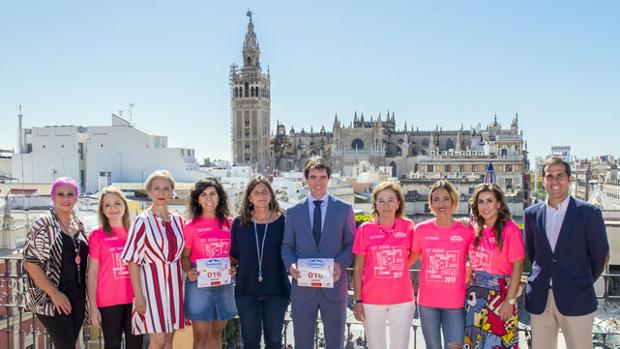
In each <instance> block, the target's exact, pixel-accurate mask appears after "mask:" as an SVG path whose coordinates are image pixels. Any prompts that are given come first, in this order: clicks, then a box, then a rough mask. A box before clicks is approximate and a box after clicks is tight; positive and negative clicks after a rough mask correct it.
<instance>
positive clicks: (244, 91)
mask: <svg viewBox="0 0 620 349" xmlns="http://www.w3.org/2000/svg"><path fill="white" fill-rule="evenodd" d="M246 15H247V16H248V26H247V31H246V33H245V40H244V41H243V49H242V50H241V54H242V57H243V64H241V67H240V69H239V66H237V65H236V64H233V65H231V66H230V92H231V109H232V111H231V114H232V115H231V118H232V130H231V133H232V137H231V140H232V144H231V145H232V153H233V163H234V164H238V165H246V166H251V167H252V168H256V170H257V171H258V172H259V173H263V174H268V173H269V172H270V171H271V169H272V167H273V165H272V163H271V142H270V139H271V122H270V121H271V77H270V74H269V72H267V74H264V73H263V72H262V69H261V65H260V48H259V46H258V40H257V39H256V32H255V31H254V21H253V18H252V15H253V13H252V11H250V10H248V12H247V13H246ZM268 71H269V69H268Z"/></svg>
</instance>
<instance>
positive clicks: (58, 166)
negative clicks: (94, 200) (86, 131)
mask: <svg viewBox="0 0 620 349" xmlns="http://www.w3.org/2000/svg"><path fill="white" fill-rule="evenodd" d="M80 139H81V137H80V135H79V133H78V127H77V126H56V127H33V128H32V133H31V134H27V135H26V143H31V144H32V153H29V154H13V161H12V169H13V173H14V174H15V176H14V177H16V178H21V174H22V163H23V174H24V182H29V183H49V182H52V181H53V180H54V178H58V177H64V176H66V177H71V178H74V179H76V180H79V178H80V167H79V154H78V146H79V145H78V143H79V141H80Z"/></svg>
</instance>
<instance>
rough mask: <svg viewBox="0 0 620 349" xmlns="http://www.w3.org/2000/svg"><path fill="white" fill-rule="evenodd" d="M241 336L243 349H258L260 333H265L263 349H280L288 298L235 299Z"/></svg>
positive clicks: (252, 297) (253, 297)
mask: <svg viewBox="0 0 620 349" xmlns="http://www.w3.org/2000/svg"><path fill="white" fill-rule="evenodd" d="M235 300H236V302H237V310H238V312H239V320H240V321H241V335H242V337H243V347H244V348H245V349H258V348H260V338H261V331H264V332H265V348H266V349H281V348H282V326H283V324H284V313H285V312H286V308H287V307H288V298H283V297H275V296H273V297H256V296H239V297H235Z"/></svg>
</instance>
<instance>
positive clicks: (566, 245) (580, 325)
mask: <svg viewBox="0 0 620 349" xmlns="http://www.w3.org/2000/svg"><path fill="white" fill-rule="evenodd" d="M542 175H543V186H544V187H545V191H546V192H547V201H546V202H541V203H538V204H535V205H533V206H531V207H529V208H528V209H526V210H525V213H524V221H525V228H524V231H525V250H526V253H527V256H528V258H529V260H530V262H531V263H532V272H531V273H530V275H529V277H528V282H527V287H526V290H525V308H526V310H527V311H528V312H529V313H530V319H531V327H532V345H533V348H534V349H550V348H556V347H557V341H558V328H561V329H562V333H563V334H564V338H565V340H566V345H567V348H569V349H572V348H575V349H577V348H579V349H582V348H592V322H593V321H594V313H595V311H596V307H597V301H596V294H595V293H594V282H595V281H596V279H598V277H599V276H601V274H602V273H603V271H604V269H605V261H606V258H607V254H608V253H609V244H608V242H607V233H606V232H605V224H604V222H603V217H602V215H601V211H600V210H599V209H598V208H596V207H595V206H593V205H591V204H589V203H587V202H584V201H581V200H577V199H575V198H573V197H571V196H570V195H569V193H568V192H569V187H570V184H571V181H572V179H573V178H572V177H571V171H570V166H569V165H568V163H566V162H565V161H564V160H562V158H559V157H552V158H549V159H548V160H547V161H546V162H545V164H544V166H543V171H542Z"/></svg>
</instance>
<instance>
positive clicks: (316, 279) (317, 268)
mask: <svg viewBox="0 0 620 349" xmlns="http://www.w3.org/2000/svg"><path fill="white" fill-rule="evenodd" d="M297 268H298V269H299V273H300V274H301V275H300V277H299V280H297V285H298V286H305V287H325V288H333V287H334V259H333V258H300V259H298V260H297Z"/></svg>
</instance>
